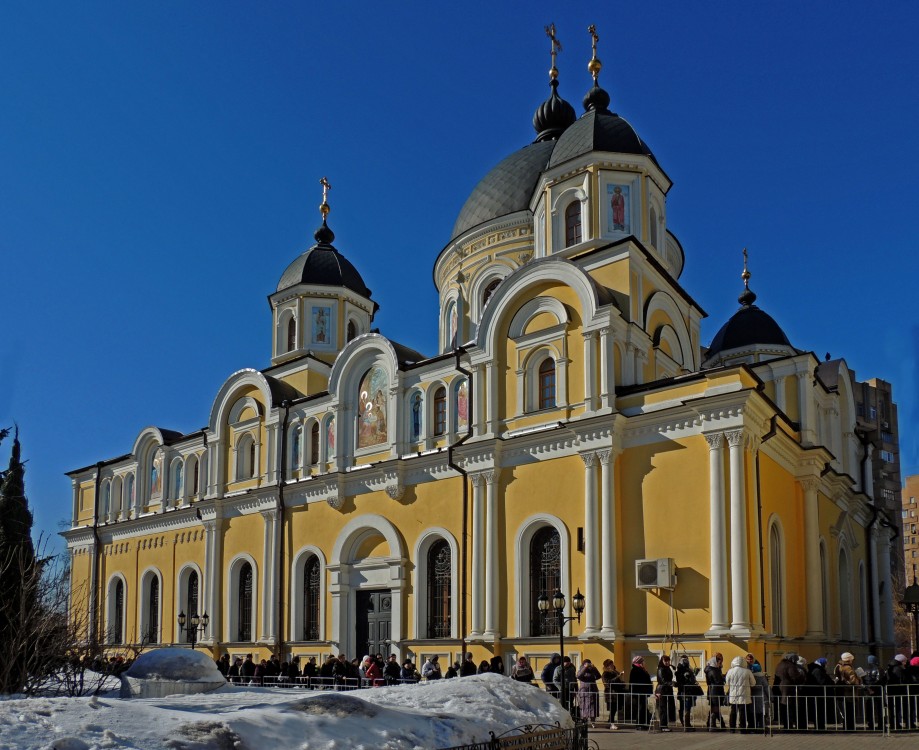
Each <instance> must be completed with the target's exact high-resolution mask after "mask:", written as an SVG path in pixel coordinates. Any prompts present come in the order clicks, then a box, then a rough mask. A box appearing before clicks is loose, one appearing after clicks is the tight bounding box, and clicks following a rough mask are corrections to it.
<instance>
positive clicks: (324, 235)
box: [277, 221, 370, 299]
mask: <svg viewBox="0 0 919 750" xmlns="http://www.w3.org/2000/svg"><path fill="white" fill-rule="evenodd" d="M313 236H314V237H315V238H316V244H315V245H313V246H312V247H311V248H310V249H309V250H307V251H306V252H305V253H303V254H302V255H301V256H300V257H298V258H297V259H296V260H294V262H293V263H291V264H290V265H289V266H288V267H287V268H286V270H285V271H284V273H283V274H281V280H280V281H279V282H278V289H277V290H278V291H279V292H280V291H282V290H284V289H289V288H290V287H292V286H296V285H297V284H315V285H318V286H338V287H345V288H346V289H350V290H351V291H352V292H355V293H356V294H359V295H360V296H361V297H366V298H368V299H369V298H370V290H369V289H368V288H367V285H366V284H365V283H364V280H363V279H362V278H361V275H360V274H359V273H358V271H357V269H356V268H355V267H354V265H353V264H352V263H351V261H349V260H348V259H347V258H346V257H345V256H344V255H342V254H341V253H340V252H338V250H336V249H335V248H334V247H332V240H334V239H335V234H334V233H333V232H332V230H331V229H329V226H328V224H326V223H325V221H323V222H322V226H321V227H319V229H317V230H316V233H315V234H314V235H313Z"/></svg>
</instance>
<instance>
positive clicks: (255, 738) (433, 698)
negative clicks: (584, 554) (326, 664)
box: [0, 674, 571, 750]
mask: <svg viewBox="0 0 919 750" xmlns="http://www.w3.org/2000/svg"><path fill="white" fill-rule="evenodd" d="M117 695H118V693H117V691H113V692H111V693H108V694H105V695H102V696H99V697H98V698H30V699H22V700H8V701H0V750H6V749H7V748H9V750H13V749H14V748H15V750H90V748H120V749H124V750H128V749H136V750H158V749H159V748H168V749H169V750H204V749H205V748H207V749H208V750H212V749H214V750H267V749H268V748H283V749H284V750H316V749H317V748H323V749H324V750H325V749H329V750H332V749H333V748H334V749H335V750H340V749H342V750H343V749H345V748H354V749H355V750H361V749H362V748H364V749H366V750H371V749H372V750H409V749H412V750H414V749H415V748H419V749H423V750H433V749H434V748H446V747H451V746H453V745H461V744H465V743H470V742H477V741H483V740H486V739H488V737H489V735H488V732H489V730H493V731H495V732H496V733H500V732H503V731H504V730H506V729H511V728H513V727H516V726H520V725H523V724H532V723H542V722H544V723H550V724H551V723H555V722H556V721H558V722H560V723H562V725H563V726H569V725H570V721H571V719H570V717H569V716H567V714H565V713H564V712H563V711H562V709H561V707H560V706H559V704H558V703H557V702H556V701H555V700H553V699H552V698H550V697H549V696H548V695H547V694H546V693H545V692H544V691H542V690H540V689H538V688H536V687H532V686H530V685H524V684H521V683H518V682H514V681H513V680H511V679H509V678H507V677H502V676H499V675H492V674H483V675H477V676H475V677H463V678H457V679H453V680H438V681H436V682H429V683H421V684H418V685H400V686H397V687H383V688H374V689H367V690H355V691H351V692H341V693H336V692H327V691H307V690H296V689H279V688H238V687H231V686H229V685H227V686H224V687H221V688H219V689H218V690H217V691H216V692H212V693H206V694H199V695H171V696H169V697H166V698H158V699H154V698H142V699H138V698H135V699H130V700H123V699H120V698H118V697H117Z"/></svg>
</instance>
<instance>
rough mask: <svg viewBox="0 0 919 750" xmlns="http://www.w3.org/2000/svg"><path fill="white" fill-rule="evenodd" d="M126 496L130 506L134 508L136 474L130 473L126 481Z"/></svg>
mask: <svg viewBox="0 0 919 750" xmlns="http://www.w3.org/2000/svg"><path fill="white" fill-rule="evenodd" d="M124 496H125V501H126V502H127V504H128V508H130V509H131V510H134V475H133V474H128V476H127V478H126V479H125V482H124Z"/></svg>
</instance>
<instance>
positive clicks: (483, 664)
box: [476, 659, 491, 674]
mask: <svg viewBox="0 0 919 750" xmlns="http://www.w3.org/2000/svg"><path fill="white" fill-rule="evenodd" d="M488 672H491V664H489V663H488V660H487V659H482V661H480V662H479V668H478V670H477V671H476V674H487V673H488Z"/></svg>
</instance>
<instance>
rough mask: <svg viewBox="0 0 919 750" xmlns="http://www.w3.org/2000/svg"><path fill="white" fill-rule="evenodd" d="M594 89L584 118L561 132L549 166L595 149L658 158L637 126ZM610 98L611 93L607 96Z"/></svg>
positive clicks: (589, 94) (586, 98) (588, 100)
mask: <svg viewBox="0 0 919 750" xmlns="http://www.w3.org/2000/svg"><path fill="white" fill-rule="evenodd" d="M597 91H599V92H602V93H604V94H605V93H606V92H604V91H603V89H592V90H591V91H590V92H588V94H587V96H586V97H585V99H584V101H585V104H586V105H587V106H590V107H591V109H589V110H588V111H587V112H585V113H584V114H583V115H581V117H580V119H579V120H578V121H577V122H575V123H574V125H572V126H571V127H569V128H568V129H567V130H566V131H565V132H564V133H562V134H561V135H560V136H559V139H558V143H557V144H556V146H555V150H554V151H553V152H552V158H551V159H550V160H549V166H550V167H554V166H555V165H556V164H561V163H562V162H566V161H568V160H569V159H574V158H575V157H577V156H581V155H582V154H586V153H589V152H591V151H611V152H613V153H617V154H645V155H646V156H650V157H651V158H652V159H653V158H654V154H652V153H651V149H650V148H648V144H646V143H645V142H644V141H643V140H642V139H641V138H639V137H638V133H636V132H635V129H634V128H633V127H632V126H631V125H629V123H628V122H626V120H624V119H623V118H622V117H620V116H619V115H616V114H613V113H611V112H609V111H608V110H607V109H606V108H605V105H604V106H602V107H601V106H600V105H601V104H602V96H600V95H599V94H598V93H597ZM606 102H607V103H608V102H609V97H608V96H607V97H606Z"/></svg>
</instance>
